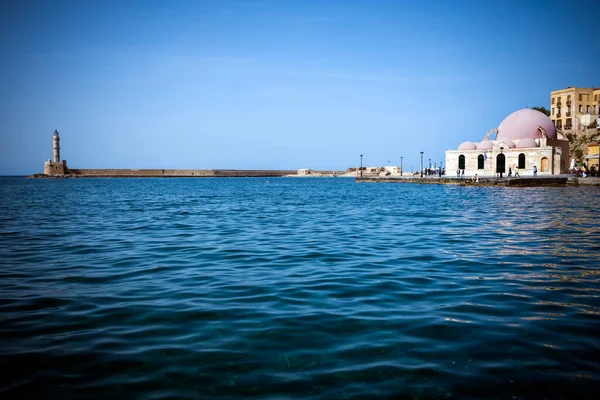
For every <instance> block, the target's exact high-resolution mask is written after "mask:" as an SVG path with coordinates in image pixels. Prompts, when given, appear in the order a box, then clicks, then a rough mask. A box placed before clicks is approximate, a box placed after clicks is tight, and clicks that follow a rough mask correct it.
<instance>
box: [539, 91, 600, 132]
mask: <svg viewBox="0 0 600 400" xmlns="http://www.w3.org/2000/svg"><path fill="white" fill-rule="evenodd" d="M550 119H551V120H552V122H553V123H554V126H555V127H556V129H559V130H561V131H562V132H564V133H568V132H570V131H572V130H573V129H584V128H585V127H594V128H597V127H598V123H599V122H600V121H599V120H600V87H597V88H575V87H572V86H569V87H568V88H566V89H561V90H555V91H553V92H551V93H550ZM594 121H595V123H594Z"/></svg>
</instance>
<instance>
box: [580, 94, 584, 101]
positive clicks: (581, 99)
mask: <svg viewBox="0 0 600 400" xmlns="http://www.w3.org/2000/svg"><path fill="white" fill-rule="evenodd" d="M579 101H583V95H582V94H581V93H580V94H579Z"/></svg>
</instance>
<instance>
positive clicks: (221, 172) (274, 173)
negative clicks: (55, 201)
mask: <svg viewBox="0 0 600 400" xmlns="http://www.w3.org/2000/svg"><path fill="white" fill-rule="evenodd" d="M296 174H297V171H296V170H240V169H71V168H69V169H68V170H67V171H66V172H65V174H64V175H44V174H35V175H32V176H31V177H32V178H45V177H57V178H217V177H222V178H233V177H240V178H242V177H278V176H285V175H296Z"/></svg>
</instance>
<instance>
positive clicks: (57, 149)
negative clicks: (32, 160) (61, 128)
mask: <svg viewBox="0 0 600 400" xmlns="http://www.w3.org/2000/svg"><path fill="white" fill-rule="evenodd" d="M52 142H53V143H54V162H55V163H57V164H58V163H60V136H59V134H58V130H57V129H55V130H54V136H53V137H52Z"/></svg>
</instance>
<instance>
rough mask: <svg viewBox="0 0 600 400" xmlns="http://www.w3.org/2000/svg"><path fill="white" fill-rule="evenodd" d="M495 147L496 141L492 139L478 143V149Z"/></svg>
mask: <svg viewBox="0 0 600 400" xmlns="http://www.w3.org/2000/svg"><path fill="white" fill-rule="evenodd" d="M493 148H494V142H492V141H490V140H484V141H483V142H481V143H479V144H478V145H477V150H491V149H493Z"/></svg>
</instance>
